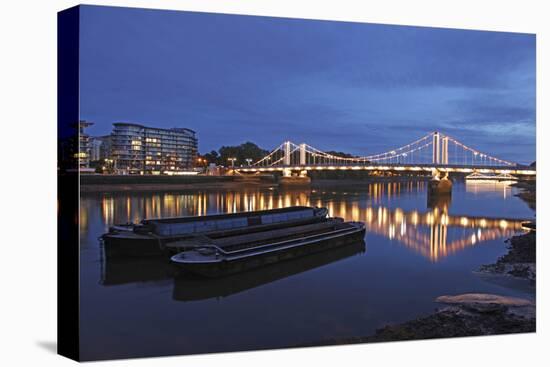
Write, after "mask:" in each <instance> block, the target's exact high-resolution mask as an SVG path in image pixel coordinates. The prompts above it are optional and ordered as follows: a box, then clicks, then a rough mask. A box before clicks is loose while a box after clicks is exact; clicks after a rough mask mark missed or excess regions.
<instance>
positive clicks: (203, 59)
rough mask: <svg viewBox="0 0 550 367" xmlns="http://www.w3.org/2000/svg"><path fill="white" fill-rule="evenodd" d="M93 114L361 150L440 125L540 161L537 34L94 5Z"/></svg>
mask: <svg viewBox="0 0 550 367" xmlns="http://www.w3.org/2000/svg"><path fill="white" fill-rule="evenodd" d="M80 37H81V51H80V53H81V65H80V66H81V74H80V75H81V81H80V82H81V118H82V119H86V120H90V121H93V122H95V125H94V126H93V127H92V128H90V129H89V132H90V133H91V134H92V135H103V134H108V133H110V131H111V129H112V123H113V122H117V121H128V122H136V123H142V124H145V125H151V126H159V127H189V128H191V129H194V130H196V131H197V133H198V137H199V151H200V152H201V153H206V152H208V151H210V150H212V149H218V148H219V147H220V146H221V145H236V144H240V143H242V142H245V141H252V142H255V143H257V144H258V145H260V146H261V147H263V148H265V149H271V148H273V147H275V146H277V145H279V144H280V143H281V142H283V141H285V140H292V141H294V142H295V143H301V142H306V143H309V144H310V145H312V146H315V147H317V148H319V149H322V150H338V151H345V152H349V153H353V154H358V155H367V154H370V153H377V152H380V151H386V150H388V149H391V148H394V147H397V146H400V145H403V144H406V143H408V142H410V141H412V140H414V139H416V138H418V137H421V136H423V135H425V134H427V133H428V132H430V131H434V130H439V131H442V132H443V133H447V134H449V135H451V136H453V137H455V138H457V139H458V140H461V141H463V142H464V143H466V144H468V145H470V146H472V147H474V148H476V149H479V150H481V151H484V152H487V153H490V154H492V155H495V156H497V157H500V158H503V159H508V160H512V161H516V162H520V163H529V162H531V161H533V160H534V159H535V115H536V114H535V107H536V106H535V93H536V92H535V69H536V68H535V48H536V47H535V44H536V41H535V36H534V35H531V34H518V33H505V32H484V31H469V30H468V31H466V30H455V29H440V28H428V27H406V26H393V25H377V24H363V23H347V22H331V21H315V20H300V19H285V18H270V17H252V16H237V15H222V14H207V13H190V12H176V11H157V10H144V9H129V8H112V7H96V6H83V7H82V11H81V36H80Z"/></svg>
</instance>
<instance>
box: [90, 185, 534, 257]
mask: <svg viewBox="0 0 550 367" xmlns="http://www.w3.org/2000/svg"><path fill="white" fill-rule="evenodd" d="M465 188H466V192H467V193H473V194H474V195H477V194H479V193H495V192H497V193H498V192H502V198H503V199H504V200H506V199H507V198H511V188H510V186H508V183H506V182H467V183H466V184H465ZM424 190H426V183H425V182H423V181H417V182H414V181H410V182H384V183H371V184H368V185H367V186H366V190H361V191H354V190H353V189H348V190H344V191H340V190H338V191H332V190H330V189H318V190H311V189H305V190H304V189H302V190H289V191H277V190H246V189H245V190H243V191H221V192H197V193H192V194H182V193H159V194H150V195H143V196H137V195H133V194H126V195H116V196H110V195H105V196H103V197H102V198H101V217H102V222H103V223H104V224H105V229H107V228H108V226H110V225H113V224H118V223H128V222H133V223H138V222H140V221H141V220H142V219H144V218H162V217H176V216H189V215H192V216H195V215H199V216H200V215H207V214H213V213H235V212H241V211H254V210H264V209H273V208H283V207H288V206H293V205H304V206H311V205H314V206H318V207H322V206H324V207H327V208H328V211H329V215H330V216H336V217H342V218H344V219H346V220H351V221H361V222H364V223H366V225H367V226H366V228H367V232H369V233H373V234H378V235H381V236H384V237H386V238H388V239H390V240H397V241H398V242H399V243H400V244H401V245H403V246H406V247H408V248H410V249H412V250H414V251H416V252H418V253H420V254H422V255H423V256H425V257H427V258H429V259H431V260H432V261H438V260H440V259H442V258H444V257H446V256H449V255H451V254H454V253H456V252H457V251H460V250H463V249H465V248H467V247H471V246H475V245H479V244H482V243H484V242H486V241H488V240H495V239H499V238H506V237H510V236H511V235H513V234H514V233H515V232H518V231H520V230H521V222H522V221H524V220H525V218H518V219H512V218H499V217H494V216H493V217H484V216H468V215H452V214H449V207H450V206H451V205H452V199H451V198H450V197H449V198H445V197H444V198H436V199H432V198H428V199H427V204H426V207H425V208H420V209H414V210H403V209H402V208H399V207H394V208H391V207H389V206H388V205H386V204H387V203H386V202H387V201H391V200H392V199H394V198H396V197H399V196H400V195H401V194H414V193H418V192H423V191H424ZM335 195H337V196H338V198H336V199H335V198H334V197H333V196H335ZM84 203H86V202H84ZM87 218H88V208H87V207H86V205H82V207H81V230H82V231H84V232H86V231H87V224H88V221H87Z"/></svg>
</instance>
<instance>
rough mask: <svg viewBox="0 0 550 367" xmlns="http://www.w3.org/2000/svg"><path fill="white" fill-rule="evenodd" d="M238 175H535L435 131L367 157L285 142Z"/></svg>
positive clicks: (527, 167) (526, 167) (511, 177)
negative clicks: (357, 172)
mask: <svg viewBox="0 0 550 367" xmlns="http://www.w3.org/2000/svg"><path fill="white" fill-rule="evenodd" d="M234 169H235V171H237V172H239V173H258V172H259V173H262V172H275V171H279V172H281V173H282V174H283V176H292V175H293V174H294V175H296V174H297V175H299V176H302V177H305V176H307V172H308V171H323V170H329V171H331V170H332V171H334V170H340V171H348V170H349V171H359V170H367V171H394V172H402V173H415V172H416V173H424V174H426V173H431V174H432V175H433V176H434V177H436V176H439V175H444V176H447V175H448V174H449V173H453V172H456V173H463V174H466V175H470V176H471V177H472V178H483V177H485V178H496V179H514V178H516V177H517V176H534V175H536V170H535V169H534V168H533V167H530V166H525V165H520V164H517V163H514V162H511V161H507V160H504V159H500V158H497V157H494V156H492V155H490V154H487V153H485V152H480V151H478V150H476V149H474V148H471V147H469V146H467V145H466V144H463V143H461V142H460V141H458V140H456V139H455V138H453V137H451V136H449V135H445V134H442V133H440V132H437V131H436V132H432V133H429V134H427V135H425V136H423V137H422V138H420V139H417V140H415V141H413V142H411V143H409V144H407V145H403V146H401V147H398V148H395V149H392V150H389V151H386V152H383V153H378V154H373V155H368V156H363V157H359V156H339V155H335V154H330V153H327V152H324V151H322V150H319V149H317V148H314V147H312V146H311V145H308V144H306V143H302V144H295V143H293V142H291V141H286V142H284V143H282V144H281V145H279V146H278V147H276V148H275V149H273V150H272V151H271V152H270V153H269V154H267V155H266V156H265V157H263V158H262V159H260V160H258V161H257V162H254V163H250V164H248V165H246V166H241V167H235V168H234Z"/></svg>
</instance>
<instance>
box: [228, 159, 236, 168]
mask: <svg viewBox="0 0 550 367" xmlns="http://www.w3.org/2000/svg"><path fill="white" fill-rule="evenodd" d="M227 160H228V161H229V162H231V167H235V161H236V160H237V158H227Z"/></svg>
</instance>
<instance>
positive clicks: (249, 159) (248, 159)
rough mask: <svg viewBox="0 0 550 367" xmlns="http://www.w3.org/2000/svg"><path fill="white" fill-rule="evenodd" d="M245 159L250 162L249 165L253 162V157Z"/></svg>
mask: <svg viewBox="0 0 550 367" xmlns="http://www.w3.org/2000/svg"><path fill="white" fill-rule="evenodd" d="M245 161H246V163H248V165H249V166H250V164H251V163H252V159H251V158H246V159H245Z"/></svg>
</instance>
